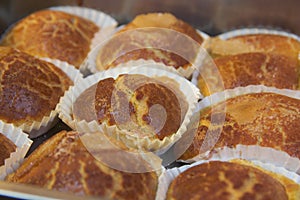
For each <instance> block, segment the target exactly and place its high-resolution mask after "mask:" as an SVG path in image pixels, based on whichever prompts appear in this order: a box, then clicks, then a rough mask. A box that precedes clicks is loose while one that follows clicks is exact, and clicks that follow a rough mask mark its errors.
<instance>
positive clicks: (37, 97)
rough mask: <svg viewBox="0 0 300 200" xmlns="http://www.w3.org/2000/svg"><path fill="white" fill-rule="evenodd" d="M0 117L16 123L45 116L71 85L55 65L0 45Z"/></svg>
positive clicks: (28, 121)
mask: <svg viewBox="0 0 300 200" xmlns="http://www.w3.org/2000/svg"><path fill="white" fill-rule="evenodd" d="M0 81H1V88H0V108H1V109H0V119H1V120H3V121H5V122H8V123H13V124H15V125H17V126H18V125H20V124H23V123H28V124H31V123H32V122H33V121H40V120H41V119H42V118H43V117H44V116H48V115H49V114H50V112H51V111H52V110H54V109H55V106H56V104H57V103H58V101H59V98H60V97H61V96H62V95H63V94H64V92H65V90H67V89H68V87H69V86H70V85H72V84H73V83H72V81H71V80H70V78H69V77H68V76H67V75H66V74H65V73H64V72H63V71H62V70H60V69H59V68H57V67H56V66H55V65H53V64H51V63H48V62H46V61H42V60H39V59H37V58H35V57H33V56H31V55H28V54H26V53H24V52H21V51H18V50H15V49H12V48H10V47H0Z"/></svg>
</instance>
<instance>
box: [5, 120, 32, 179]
mask: <svg viewBox="0 0 300 200" xmlns="http://www.w3.org/2000/svg"><path fill="white" fill-rule="evenodd" d="M0 133H2V134H3V135H4V136H6V137H7V138H8V139H9V140H11V141H12V142H13V143H14V144H15V145H16V147H17V148H16V151H15V152H12V153H11V154H10V157H9V158H7V159H5V161H4V165H2V166H0V180H3V179H4V178H5V177H6V176H7V175H8V174H10V173H12V172H13V171H15V170H16V169H17V168H18V167H19V166H20V164H21V163H22V162H23V160H24V157H25V155H26V153H27V151H28V150H29V148H30V146H31V144H32V141H31V140H30V139H29V138H28V135H27V134H26V133H24V132H22V130H21V129H20V128H16V127H15V126H13V125H12V124H7V123H4V122H3V121H1V120H0Z"/></svg>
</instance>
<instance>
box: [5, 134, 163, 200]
mask: <svg viewBox="0 0 300 200" xmlns="http://www.w3.org/2000/svg"><path fill="white" fill-rule="evenodd" d="M98 153H99V152H98ZM113 153H114V152H112V151H110V150H109V149H108V150H106V151H105V150H104V152H103V155H104V156H107V157H108V158H110V160H114V162H116V164H118V165H124V164H128V163H130V164H131V166H132V168H133V169H134V168H135V167H137V163H135V161H134V160H128V159H127V158H126V157H121V156H120V157H115V154H113ZM121 155H124V154H121ZM112 158H113V159H112ZM144 167H148V165H147V164H146V163H145V166H144ZM149 169H150V168H149ZM6 181H8V182H13V183H23V184H31V185H37V186H41V187H43V188H47V189H51V190H52V189H53V190H58V191H62V192H71V193H74V194H76V195H81V196H82V195H88V196H97V197H103V198H105V199H155V195H156V190H157V185H158V177H157V174H156V172H155V171H150V170H149V172H145V173H129V172H123V171H118V170H115V169H113V168H110V167H109V166H107V165H106V164H105V163H103V162H101V161H98V160H97V159H95V157H94V156H93V155H92V154H91V152H89V151H87V149H86V147H85V146H84V145H83V144H82V140H81V139H80V137H79V134H78V133H77V132H67V131H61V132H59V133H57V134H56V135H54V136H53V137H52V138H50V139H49V140H47V141H46V142H45V143H43V144H42V145H40V146H39V147H38V148H37V149H36V150H35V151H34V152H33V153H32V154H31V155H30V156H29V157H28V158H27V159H26V160H25V161H24V163H23V164H22V165H21V166H20V168H19V169H17V170H16V172H14V173H13V174H10V175H9V176H8V177H7V178H6Z"/></svg>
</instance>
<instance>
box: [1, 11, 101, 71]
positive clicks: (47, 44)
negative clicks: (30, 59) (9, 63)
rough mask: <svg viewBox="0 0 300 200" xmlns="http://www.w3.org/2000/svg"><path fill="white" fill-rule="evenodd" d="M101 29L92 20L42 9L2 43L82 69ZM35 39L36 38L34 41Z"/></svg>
mask: <svg viewBox="0 0 300 200" xmlns="http://www.w3.org/2000/svg"><path fill="white" fill-rule="evenodd" d="M97 31H99V27H98V26H97V25H96V24H94V23H93V22H92V21H89V20H87V19H84V18H81V17H79V16H76V15H72V14H68V13H65V12H61V11H55V10H41V11H37V12H34V13H32V14H30V15H29V16H27V17H25V18H23V19H22V20H20V21H19V22H17V23H16V24H15V25H14V26H13V27H12V28H11V29H10V30H9V31H7V33H6V34H5V36H4V38H3V39H2V41H1V45H4V46H11V47H14V48H17V49H19V50H21V51H24V52H26V53H28V54H31V55H34V56H37V57H47V58H52V59H58V60H62V61H66V62H68V63H70V64H72V65H74V66H75V67H76V68H79V67H80V65H81V64H82V62H83V61H84V59H85V58H86V56H87V55H88V52H89V51H90V45H91V41H92V39H93V37H94V34H95V33H96V32H97ZM32 38H34V39H32Z"/></svg>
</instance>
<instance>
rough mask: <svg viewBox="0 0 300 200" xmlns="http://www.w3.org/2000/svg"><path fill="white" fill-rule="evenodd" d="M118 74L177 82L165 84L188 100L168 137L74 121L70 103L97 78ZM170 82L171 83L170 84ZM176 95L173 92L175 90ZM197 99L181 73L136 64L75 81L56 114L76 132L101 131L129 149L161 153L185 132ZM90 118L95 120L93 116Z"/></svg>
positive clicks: (194, 89) (95, 81) (95, 122)
mask: <svg viewBox="0 0 300 200" xmlns="http://www.w3.org/2000/svg"><path fill="white" fill-rule="evenodd" d="M120 74H141V75H145V76H147V77H152V78H156V79H158V78H159V77H167V78H168V79H170V80H172V81H173V82H174V81H175V83H176V84H177V87H178V88H175V89H174V85H171V82H168V83H166V86H167V87H169V86H170V87H173V88H172V90H173V91H175V90H176V89H178V90H179V91H180V92H181V93H182V94H183V95H184V97H185V99H186V102H187V111H186V114H185V115H184V119H183V120H182V123H181V126H180V127H179V129H178V131H177V132H176V133H174V134H172V135H171V136H167V137H165V138H164V139H163V140H159V139H158V138H139V137H137V136H134V135H132V134H130V132H127V131H125V130H124V129H120V128H118V127H117V126H116V125H114V126H109V125H107V124H106V123H102V124H99V123H98V122H97V121H96V120H93V121H90V122H86V121H84V120H83V121H76V120H75V119H74V116H73V114H74V113H73V108H72V107H73V104H74V102H75V101H76V99H77V98H78V97H79V96H80V94H81V93H82V92H84V91H85V90H86V89H87V88H89V87H90V86H92V85H94V84H96V83H98V82H99V81H100V80H104V79H106V78H109V77H112V78H117V77H118V76H119V75H120ZM169 84H170V85H169ZM175 94H176V92H175ZM198 99H199V91H198V89H197V88H196V87H195V86H193V85H192V84H191V83H190V82H189V81H187V80H186V79H184V78H183V77H181V76H178V75H176V74H174V73H170V72H168V71H165V70H162V69H158V68H156V67H155V66H153V68H152V67H139V68H135V69H132V68H130V67H129V68H127V67H121V68H113V69H110V70H107V71H103V72H100V73H96V74H94V75H92V76H89V77H87V78H85V79H84V80H83V81H81V82H79V83H78V84H76V85H75V86H74V87H72V88H71V90H70V91H68V92H67V93H66V95H65V96H64V97H63V98H62V99H61V101H60V104H59V107H60V109H59V117H60V118H61V119H62V120H63V121H64V122H65V123H66V124H68V125H69V126H70V127H72V128H73V129H76V130H78V131H79V132H95V131H99V132H104V133H105V134H106V135H108V136H109V137H112V138H114V139H116V140H118V141H121V142H122V143H124V144H125V145H126V146H127V147H129V148H135V149H143V150H146V151H153V152H155V153H156V154H162V153H163V152H165V151H166V150H167V149H168V148H170V146H171V145H172V144H173V143H174V142H175V141H177V140H178V139H179V138H180V137H181V135H182V134H183V133H184V132H185V131H186V127H187V125H188V123H189V121H190V117H191V116H192V114H193V111H194V109H195V106H196V103H197V101H198ZM93 119H97V118H96V116H95V118H93Z"/></svg>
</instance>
